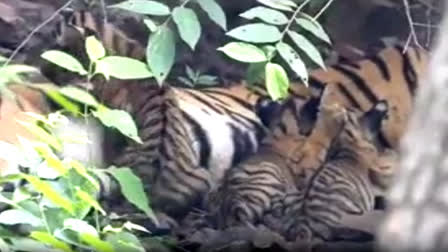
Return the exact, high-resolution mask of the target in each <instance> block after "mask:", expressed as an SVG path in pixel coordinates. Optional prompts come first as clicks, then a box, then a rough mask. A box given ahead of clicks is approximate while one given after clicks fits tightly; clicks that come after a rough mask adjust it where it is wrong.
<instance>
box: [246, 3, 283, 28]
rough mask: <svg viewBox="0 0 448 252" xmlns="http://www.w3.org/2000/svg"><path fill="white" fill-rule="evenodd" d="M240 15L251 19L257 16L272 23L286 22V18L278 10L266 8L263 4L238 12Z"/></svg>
mask: <svg viewBox="0 0 448 252" xmlns="http://www.w3.org/2000/svg"><path fill="white" fill-rule="evenodd" d="M240 17H243V18H245V19H249V20H252V19H254V18H259V19H261V20H263V21H264V22H266V23H270V24H273V25H284V24H287V23H288V18H287V17H286V16H285V14H283V13H281V12H280V11H277V10H273V9H270V8H266V7H263V6H258V7H254V8H252V9H249V10H247V11H245V12H243V13H241V14H240Z"/></svg>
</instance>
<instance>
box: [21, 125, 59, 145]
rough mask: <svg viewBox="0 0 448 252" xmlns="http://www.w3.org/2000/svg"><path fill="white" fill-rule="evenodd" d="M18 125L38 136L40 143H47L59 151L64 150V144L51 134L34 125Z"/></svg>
mask: <svg viewBox="0 0 448 252" xmlns="http://www.w3.org/2000/svg"><path fill="white" fill-rule="evenodd" d="M17 123H19V124H21V125H22V126H24V127H25V128H26V129H27V130H28V131H30V132H31V133H32V134H33V135H35V136H37V137H38V138H39V140H40V141H43V142H44V143H47V144H48V145H50V146H51V147H53V148H55V149H56V150H58V151H61V150H62V144H61V142H60V141H59V139H57V138H56V137H54V136H52V135H51V134H50V133H48V132H47V131H45V130H44V129H42V128H41V127H39V126H37V125H36V124H34V123H29V122H23V121H18V120H17Z"/></svg>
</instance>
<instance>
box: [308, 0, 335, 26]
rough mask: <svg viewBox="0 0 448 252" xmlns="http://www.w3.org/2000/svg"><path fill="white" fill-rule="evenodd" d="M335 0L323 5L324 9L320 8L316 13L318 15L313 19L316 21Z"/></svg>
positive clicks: (329, 0)
mask: <svg viewBox="0 0 448 252" xmlns="http://www.w3.org/2000/svg"><path fill="white" fill-rule="evenodd" d="M333 1H334V0H328V1H327V3H326V4H325V6H324V7H322V9H320V11H319V12H318V13H317V14H316V16H314V17H313V20H314V21H316V20H317V19H318V18H319V17H320V16H321V15H322V14H323V13H324V12H325V11H326V10H327V9H328V7H330V5H331V3H332V2H333Z"/></svg>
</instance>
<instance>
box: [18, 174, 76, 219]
mask: <svg viewBox="0 0 448 252" xmlns="http://www.w3.org/2000/svg"><path fill="white" fill-rule="evenodd" d="M22 176H23V178H24V179H26V180H27V181H28V182H29V183H30V184H31V185H33V187H34V188H35V189H36V190H37V191H38V192H40V193H42V194H43V195H44V196H45V197H46V198H48V199H49V200H50V201H52V202H53V203H54V204H56V205H57V206H60V207H62V208H64V209H65V210H67V211H68V212H69V213H71V214H73V213H74V207H73V204H72V203H71V201H70V200H68V199H66V198H64V197H63V196H61V195H60V194H59V193H58V192H57V191H56V190H54V189H53V188H52V187H51V186H50V185H49V184H48V183H47V182H44V181H41V180H40V179H39V178H37V177H34V176H30V175H26V174H22Z"/></svg>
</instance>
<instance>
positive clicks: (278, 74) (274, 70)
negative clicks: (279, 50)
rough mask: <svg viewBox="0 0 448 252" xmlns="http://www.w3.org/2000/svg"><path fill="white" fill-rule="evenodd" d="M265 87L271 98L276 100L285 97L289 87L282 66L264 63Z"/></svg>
mask: <svg viewBox="0 0 448 252" xmlns="http://www.w3.org/2000/svg"><path fill="white" fill-rule="evenodd" d="M265 71H266V88H267V90H268V93H269V95H270V96H271V98H272V99H273V100H274V101H276V100H280V99H283V98H285V97H287V95H288V89H289V80H288V75H287V74H286V71H285V69H283V67H282V66H280V65H278V64H275V63H270V62H269V63H267V64H266V70H265Z"/></svg>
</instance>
